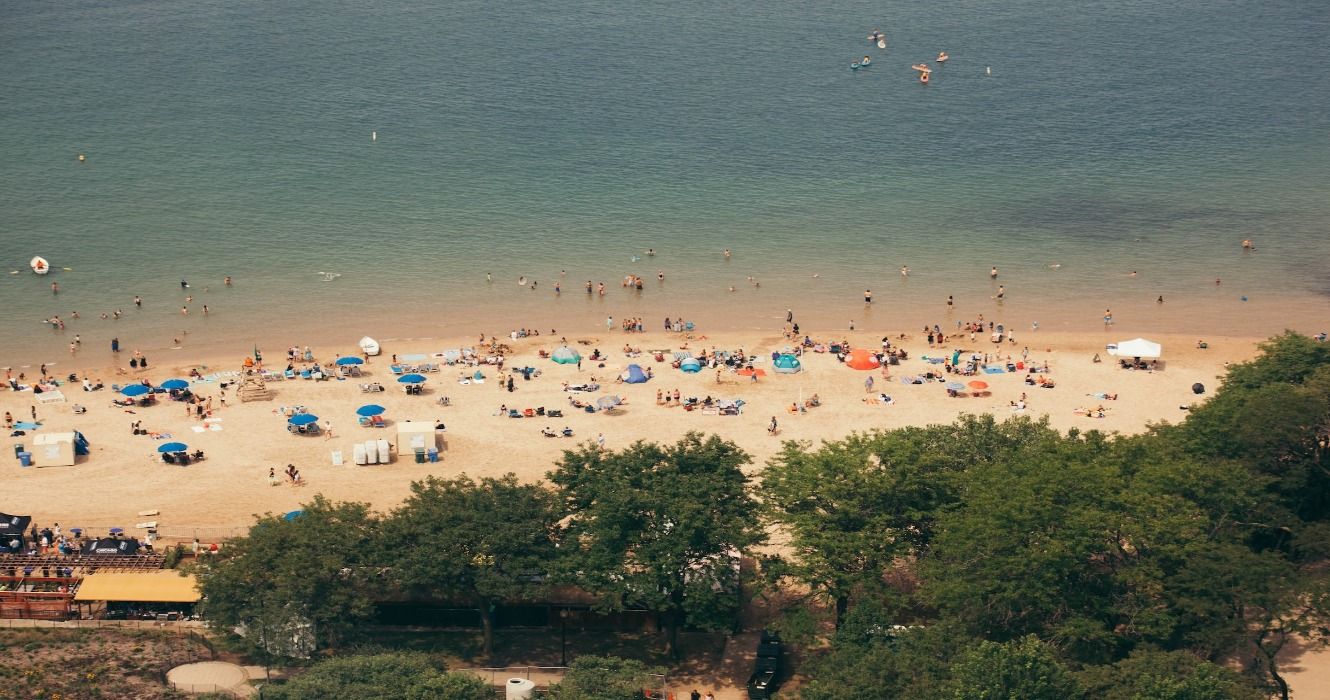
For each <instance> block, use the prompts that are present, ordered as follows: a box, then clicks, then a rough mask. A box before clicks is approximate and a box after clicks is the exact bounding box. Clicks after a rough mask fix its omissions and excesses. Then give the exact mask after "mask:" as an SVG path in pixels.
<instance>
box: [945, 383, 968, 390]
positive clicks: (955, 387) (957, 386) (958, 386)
mask: <svg viewBox="0 0 1330 700" xmlns="http://www.w3.org/2000/svg"><path fill="white" fill-rule="evenodd" d="M947 388H948V389H950V390H952V391H964V390H965V385H964V384H961V383H960V382H947Z"/></svg>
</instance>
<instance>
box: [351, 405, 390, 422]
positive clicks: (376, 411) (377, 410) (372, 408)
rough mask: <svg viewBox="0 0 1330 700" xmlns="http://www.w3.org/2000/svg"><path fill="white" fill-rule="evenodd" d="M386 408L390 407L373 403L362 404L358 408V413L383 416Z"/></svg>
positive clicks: (360, 414)
mask: <svg viewBox="0 0 1330 700" xmlns="http://www.w3.org/2000/svg"><path fill="white" fill-rule="evenodd" d="M386 410H388V409H386V408H384V407H383V406H380V405H378V404H373V403H371V404H366V405H364V406H361V407H360V408H357V409H356V415H357V416H364V417H366V418H369V417H370V416H381V415H383V412H384V411H386Z"/></svg>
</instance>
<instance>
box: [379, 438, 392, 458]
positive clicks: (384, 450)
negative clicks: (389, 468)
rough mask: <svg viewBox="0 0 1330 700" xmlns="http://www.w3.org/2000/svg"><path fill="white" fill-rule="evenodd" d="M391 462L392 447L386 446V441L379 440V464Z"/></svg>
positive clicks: (383, 439)
mask: <svg viewBox="0 0 1330 700" xmlns="http://www.w3.org/2000/svg"><path fill="white" fill-rule="evenodd" d="M392 461H393V451H392V447H390V446H389V445H388V440H387V439H385V438H379V464H390V463H391V462H392Z"/></svg>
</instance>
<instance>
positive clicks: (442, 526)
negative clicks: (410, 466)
mask: <svg viewBox="0 0 1330 700" xmlns="http://www.w3.org/2000/svg"><path fill="white" fill-rule="evenodd" d="M554 504H555V500H554V497H553V494H552V493H551V492H549V491H548V490H547V489H545V488H544V487H542V486H540V485H538V484H519V483H518V482H517V477H516V476H514V475H513V474H507V475H505V476H503V477H502V478H499V479H492V478H485V479H481V480H480V482H479V483H477V482H475V481H472V480H471V479H470V478H468V477H467V476H466V475H462V476H459V477H457V478H455V479H447V480H444V479H437V478H435V477H429V478H428V479H426V480H425V481H424V482H415V483H413V484H411V496H410V497H408V498H407V500H406V502H405V503H403V504H402V506H401V507H400V508H398V509H397V510H396V511H395V512H393V514H392V515H391V517H389V518H388V519H387V520H386V522H385V523H384V534H385V538H384V539H385V541H386V542H387V544H388V547H389V550H390V551H392V553H393V560H392V577H393V579H394V580H396V581H397V582H398V583H399V584H401V585H402V586H403V587H405V588H406V589H408V590H412V591H419V592H423V593H426V594H429V595H432V596H436V597H455V598H460V599H463V600H466V601H468V602H470V603H471V604H473V605H475V607H476V610H477V611H478V612H479V613H480V620H481V624H482V628H483V630H484V650H485V655H486V656H489V655H491V654H492V653H493V651H494V614H493V611H494V607H495V605H496V604H497V603H499V602H502V601H505V600H522V599H530V598H531V597H533V596H534V595H536V594H537V593H538V592H539V591H540V590H541V588H542V586H543V582H544V580H545V576H546V574H547V573H548V571H549V568H550V566H551V563H552V562H553V560H554V557H555V553H556V549H555V543H556V542H557V533H558V520H559V516H558V514H557V513H556V512H555V508H554Z"/></svg>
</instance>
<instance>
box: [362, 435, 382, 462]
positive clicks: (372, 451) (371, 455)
mask: <svg viewBox="0 0 1330 700" xmlns="http://www.w3.org/2000/svg"><path fill="white" fill-rule="evenodd" d="M365 463H366V464H378V463H379V441H378V440H366V441H365Z"/></svg>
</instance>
